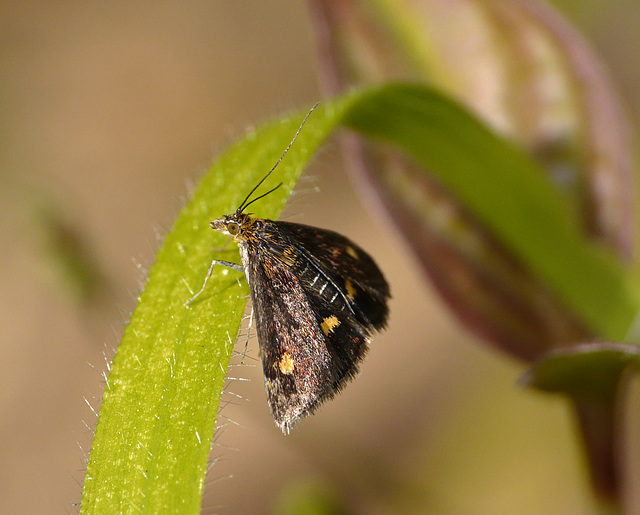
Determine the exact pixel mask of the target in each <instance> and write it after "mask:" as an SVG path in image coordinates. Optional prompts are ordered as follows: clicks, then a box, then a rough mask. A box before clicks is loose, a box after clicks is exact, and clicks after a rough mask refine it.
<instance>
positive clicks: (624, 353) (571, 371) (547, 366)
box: [520, 342, 640, 398]
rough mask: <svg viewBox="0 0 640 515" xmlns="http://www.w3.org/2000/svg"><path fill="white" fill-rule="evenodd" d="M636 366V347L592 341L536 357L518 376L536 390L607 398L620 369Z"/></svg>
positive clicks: (639, 349)
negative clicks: (531, 364)
mask: <svg viewBox="0 0 640 515" xmlns="http://www.w3.org/2000/svg"><path fill="white" fill-rule="evenodd" d="M630 365H634V366H636V367H640V347H638V346H637V345H632V344H625V343H611V342H592V343H583V344H579V345H573V346H571V347H567V348H564V349H555V350H553V351H551V352H549V353H547V354H545V355H543V356H541V357H540V359H538V360H537V361H536V362H535V364H534V365H533V367H531V368H530V369H529V371H527V373H526V374H525V375H524V376H522V378H521V379H520V382H521V384H523V385H526V386H533V387H535V388H537V389H539V390H544V391H547V392H556V393H566V394H569V395H573V396H576V397H584V398H589V397H593V398H608V397H610V396H611V394H612V391H615V387H616V385H617V382H618V378H619V377H620V374H621V372H622V370H624V369H625V368H627V367H629V366H630Z"/></svg>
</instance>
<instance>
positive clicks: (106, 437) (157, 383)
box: [81, 100, 344, 513]
mask: <svg viewBox="0 0 640 515" xmlns="http://www.w3.org/2000/svg"><path fill="white" fill-rule="evenodd" d="M343 104H344V102H341V101H339V100H338V101H336V102H334V103H327V104H326V105H325V106H320V107H319V108H318V109H316V111H315V112H314V114H313V116H312V117H311V118H310V119H309V120H308V123H307V124H306V126H305V129H304V131H303V132H302V133H301V134H300V136H299V138H298V140H297V141H296V144H295V145H294V146H293V147H292V148H291V150H290V151H289V153H288V154H287V156H286V158H285V160H283V162H282V163H281V164H280V166H279V167H278V169H277V179H274V182H275V181H278V182H280V181H282V182H283V183H284V187H283V188H280V189H278V190H276V191H275V192H274V193H272V194H270V195H268V196H267V197H265V198H264V199H262V200H261V201H260V202H259V203H257V204H255V205H254V206H252V208H253V209H255V210H256V211H257V212H258V213H259V215H260V216H263V217H269V218H276V217H277V216H278V213H279V212H280V211H281V210H282V208H283V206H284V204H285V202H286V198H287V197H288V196H289V194H290V192H291V190H292V188H293V186H294V184H295V181H296V179H297V178H298V177H299V175H300V174H301V173H302V170H303V168H304V166H305V165H306V164H307V163H308V162H309V160H310V158H311V156H312V154H313V152H314V151H315V150H316V148H317V147H318V145H319V144H320V143H321V142H322V141H323V140H324V139H325V138H326V137H327V135H328V133H329V132H330V130H331V129H332V128H333V127H334V126H335V124H336V120H337V119H339V117H340V115H341V109H342V108H343V107H341V106H342V105H343ZM303 115H304V113H298V114H296V115H295V116H291V117H288V118H287V119H285V120H283V121H278V122H275V123H271V124H269V125H266V126H264V127H263V128H261V129H259V130H258V131H256V132H255V133H249V134H248V135H247V137H246V138H245V139H244V140H243V141H241V142H240V143H238V144H236V145H235V146H233V147H232V148H231V149H230V150H229V151H228V152H226V153H225V154H224V155H223V156H221V157H220V158H219V159H218V160H217V162H216V163H215V164H214V166H213V167H212V168H211V169H210V170H209V172H208V173H207V174H206V175H205V176H204V177H203V179H202V181H201V183H200V185H199V186H198V188H197V189H196V190H195V191H194V193H193V197H192V199H191V200H190V201H189V203H188V205H187V206H186V207H185V208H184V210H183V211H182V213H181V214H180V216H179V218H178V219H177V220H176V222H175V225H174V227H173V229H172V230H171V232H170V233H169V234H167V236H166V238H165V241H164V243H163V245H162V248H161V250H160V251H159V252H158V255H157V258H156V262H155V264H154V265H153V266H152V267H151V269H150V271H149V277H148V280H147V284H146V286H145V288H144V292H143V293H142V295H141V296H140V299H139V303H138V306H137V307H136V309H135V311H134V313H133V315H132V317H131V321H130V323H129V325H128V326H127V328H126V330H125V332H124V335H123V338H122V342H121V343H120V345H119V347H118V352H117V354H116V356H115V359H114V361H113V365H112V368H111V373H110V374H109V377H108V380H107V384H106V388H105V392H104V399H103V403H102V407H101V409H100V418H99V421H98V425H97V428H96V434H95V438H94V442H93V446H92V450H91V457H90V461H89V464H88V468H87V473H86V478H85V485H84V493H83V500H82V510H81V512H82V513H126V512H147V513H160V512H163V511H168V512H173V513H175V512H180V513H199V509H200V502H201V496H202V488H203V484H204V475H205V471H206V467H207V458H208V455H209V451H210V449H211V441H212V438H213V431H214V427H215V421H216V415H217V412H218V405H219V400H220V395H221V392H222V387H223V383H224V378H225V374H226V371H227V366H228V363H229V358H230V356H231V352H232V349H233V343H234V341H235V339H236V335H237V333H238V329H239V326H240V322H241V319H242V316H243V313H244V310H245V305H246V301H247V299H246V297H247V295H248V287H247V284H246V281H245V280H244V277H243V276H242V274H240V273H238V272H234V271H231V270H228V269H225V268H224V267H216V269H215V270H214V273H213V275H212V276H211V279H210V280H209V282H208V284H207V288H206V290H205V291H204V292H203V293H202V294H201V295H200V296H199V297H198V298H197V299H196V300H195V301H194V302H193V303H192V304H191V305H190V306H189V307H185V306H184V303H185V301H187V300H188V299H189V298H190V297H191V296H192V295H193V293H194V292H195V291H198V290H199V289H200V287H201V285H202V282H203V280H204V277H205V274H206V270H207V267H208V266H209V263H210V262H211V259H212V257H213V254H212V252H211V249H212V247H216V246H220V245H222V244H223V243H224V241H225V239H224V237H223V236H222V235H221V234H220V233H215V232H214V231H212V230H211V229H210V228H209V222H210V221H211V220H213V219H215V218H217V217H219V216H221V215H223V214H227V213H231V212H233V211H235V209H236V208H237V207H238V205H239V204H240V202H241V201H242V199H243V198H244V197H245V196H246V195H247V193H248V192H249V191H250V190H251V189H252V188H253V186H255V185H256V184H257V183H258V181H259V180H260V179H261V178H262V177H263V176H264V175H265V173H266V172H267V171H268V170H269V169H270V168H271V167H272V166H273V165H274V163H275V162H276V161H277V159H278V158H279V157H280V155H281V154H282V152H283V150H284V149H285V148H286V147H287V145H288V144H289V142H290V141H291V138H292V136H293V135H294V134H295V132H296V130H297V128H298V126H299V124H300V122H301V120H302V118H303ZM276 184H277V182H276ZM270 186H272V184H270ZM263 191H267V187H266V186H265V187H264V188H261V189H260V190H259V191H258V192H256V194H257V193H259V192H263ZM230 247H231V248H230V249H229V250H228V251H223V252H222V255H224V258H225V259H227V260H230V261H236V262H239V257H238V254H237V250H236V249H235V248H233V247H234V246H233V245H232V246H230ZM227 254H229V255H228V256H227ZM219 255H220V252H218V253H216V257H218V256H219Z"/></svg>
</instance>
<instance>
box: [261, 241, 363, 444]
mask: <svg viewBox="0 0 640 515" xmlns="http://www.w3.org/2000/svg"><path fill="white" fill-rule="evenodd" d="M249 282H250V284H251V298H252V302H253V310H254V316H255V320H256V328H257V333H258V342H259V345H260V352H261V357H262V367H263V371H264V376H265V387H266V390H267V400H268V402H269V406H270V408H271V413H272V415H273V418H274V420H275V422H276V424H277V425H278V426H279V427H280V428H281V429H282V431H283V432H285V433H288V432H289V430H290V429H291V428H292V427H293V425H294V424H295V423H296V422H297V421H298V420H300V419H301V418H303V417H305V416H306V415H308V414H310V413H312V412H313V411H314V410H315V409H316V408H317V407H318V406H319V405H320V404H321V403H322V402H323V401H324V400H326V399H328V398H330V397H332V396H333V395H334V394H335V393H336V392H337V391H339V390H340V388H341V387H342V386H343V385H344V384H345V383H346V381H347V380H348V379H349V378H351V377H353V376H354V375H355V373H356V372H357V370H358V369H357V363H358V362H359V361H360V360H361V359H362V357H363V356H364V353H365V352H366V344H367V341H368V336H367V332H366V330H365V329H364V328H363V327H362V326H361V325H360V324H358V323H356V322H355V321H353V319H352V318H351V315H349V314H348V313H347V312H343V313H339V314H332V313H331V312H330V310H328V308H327V307H326V306H324V305H323V303H322V302H320V300H319V299H318V298H317V297H314V296H310V295H308V294H307V292H306V291H305V290H304V289H303V287H302V285H301V283H300V281H299V280H298V278H297V277H296V275H295V274H294V269H292V268H287V267H284V266H283V265H282V264H281V263H280V262H279V261H277V260H276V259H274V257H273V256H272V255H271V254H269V253H267V254H264V253H263V254H262V255H261V257H260V258H259V259H258V258H257V256H255V259H252V260H251V266H250V267H249ZM323 324H324V325H323Z"/></svg>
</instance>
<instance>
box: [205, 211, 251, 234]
mask: <svg viewBox="0 0 640 515" xmlns="http://www.w3.org/2000/svg"><path fill="white" fill-rule="evenodd" d="M250 222H251V218H250V217H249V215H247V214H245V213H234V214H232V215H225V216H222V217H220V218H218V219H217V220H214V221H213V222H211V228H212V229H214V230H216V231H220V232H221V233H224V234H228V235H229V236H232V237H233V238H234V239H238V238H241V237H242V233H243V231H244V229H246V227H247V224H249V223H250Z"/></svg>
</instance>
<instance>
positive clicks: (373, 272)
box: [188, 104, 390, 434]
mask: <svg viewBox="0 0 640 515" xmlns="http://www.w3.org/2000/svg"><path fill="white" fill-rule="evenodd" d="M316 105H317V104H316ZM315 107H316V106H314V107H313V108H312V109H311V111H309V113H308V114H307V117H305V119H304V121H303V122H302V124H301V125H300V128H299V129H298V132H296V134H295V136H294V138H293V140H292V141H291V143H290V144H289V146H288V147H287V148H286V150H285V151H284V153H283V154H282V156H281V157H280V159H279V160H278V162H277V163H276V164H275V165H274V166H273V168H272V169H271V170H270V171H269V173H267V174H266V175H265V176H264V178H263V179H262V180H261V181H260V182H259V183H258V184H257V185H256V186H255V187H254V188H253V190H251V192H250V193H249V195H247V197H246V198H245V199H244V201H243V202H242V203H241V204H240V206H239V207H238V209H236V211H235V212H234V213H232V214H229V215H225V216H222V217H220V218H218V219H217V220H214V221H213V222H211V227H212V228H213V229H215V230H216V231H220V232H223V233H225V234H229V235H231V237H232V238H233V239H234V241H236V242H237V244H238V247H239V249H240V258H241V261H242V264H241V265H239V264H236V263H230V262H228V261H220V260H213V262H212V263H211V266H210V267H209V272H208V273H207V278H206V279H208V278H209V276H210V274H211V271H212V270H213V267H214V266H215V265H216V264H220V265H225V266H228V267H230V268H232V269H234V270H238V271H244V273H245V275H246V278H247V281H248V283H249V287H250V290H251V301H252V305H253V315H254V316H255V323H256V328H257V333H258V345H259V347H260V354H261V357H262V368H263V371H264V378H265V387H266V390H267V400H268V402H269V406H270V408H271V413H272V415H273V418H274V420H275V422H276V424H277V425H278V427H280V429H282V431H283V432H284V433H285V434H288V433H289V431H290V429H291V428H292V427H293V426H294V425H295V424H296V423H297V422H298V421H299V420H300V419H302V418H303V417H305V416H307V415H309V414H311V413H313V412H314V411H315V409H316V408H318V406H320V404H321V403H322V402H324V401H325V400H327V399H330V398H332V397H333V396H334V395H335V394H336V393H338V392H339V391H341V389H342V388H344V386H345V385H346V383H347V382H348V381H349V380H350V379H352V378H353V377H354V376H355V375H356V374H357V373H358V366H359V363H360V362H361V361H362V359H363V358H364V355H365V353H366V352H367V348H368V344H369V343H370V341H371V335H372V333H374V332H375V331H379V330H381V329H383V328H384V327H385V325H386V322H387V317H388V313H389V310H388V306H387V301H388V299H389V297H390V294H389V286H388V284H387V282H386V280H385V278H384V276H383V275H382V272H381V271H380V269H379V268H378V267H377V266H376V264H375V263H374V261H373V259H372V258H371V257H370V256H369V255H368V254H367V253H366V252H365V251H364V250H362V249H361V248H360V247H359V246H357V245H356V244H355V243H353V242H352V241H350V240H349V239H347V238H345V237H344V236H341V235H340V234H337V233H335V232H333V231H328V230H325V229H319V228H317V227H310V226H307V225H301V224H295V223H289V222H281V221H274V220H266V219H262V218H252V217H251V215H250V214H247V213H244V210H245V209H246V208H247V207H248V206H249V205H250V204H252V203H253V202H255V201H256V200H259V199H260V198H262V197H264V196H265V195H268V194H269V193H271V191H273V190H271V191H269V192H267V193H265V194H264V195H261V196H259V197H257V198H256V199H254V200H252V201H249V202H247V201H248V200H249V198H250V197H251V195H252V194H253V192H254V191H255V190H256V189H257V188H258V187H259V186H260V185H261V184H262V183H263V182H264V180H265V179H266V178H267V177H268V176H269V175H270V174H271V172H273V170H274V169H275V168H276V167H277V166H278V164H279V163H280V161H282V159H283V158H284V156H285V155H286V153H287V151H288V150H289V148H291V145H292V144H293V142H294V141H295V139H296V137H297V136H298V134H299V133H300V130H301V129H302V126H303V125H304V123H305V122H306V120H307V118H308V116H309V115H310V114H311V112H312V111H313V109H314V108H315ZM279 186H280V185H278V186H277V187H279ZM277 187H276V188H277ZM274 189H275V188H274ZM206 279H205V283H204V285H203V286H202V289H201V290H200V292H198V293H197V294H196V295H195V296H194V297H193V298H192V299H190V300H189V301H188V302H191V301H192V300H193V299H195V297H197V296H198V295H199V294H200V293H201V292H202V291H203V290H204V288H205V286H206Z"/></svg>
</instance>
